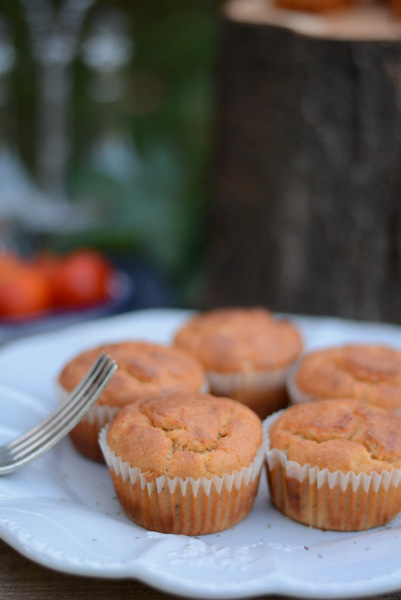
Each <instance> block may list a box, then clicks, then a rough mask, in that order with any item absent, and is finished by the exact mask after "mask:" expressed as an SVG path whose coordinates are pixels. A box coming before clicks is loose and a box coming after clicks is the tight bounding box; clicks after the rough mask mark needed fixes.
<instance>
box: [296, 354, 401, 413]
mask: <svg viewBox="0 0 401 600" xmlns="http://www.w3.org/2000/svg"><path fill="white" fill-rule="evenodd" d="M295 383H296V385H297V387H298V388H299V390H300V391H302V392H304V393H306V394H310V395H312V396H314V397H318V398H334V397H336V398H337V397H339V398H356V399H357V400H362V401H364V402H367V403H369V404H378V405H379V406H383V408H388V409H390V410H396V409H401V352H398V351H397V350H394V349H392V348H388V347H386V346H377V345H362V344H360V345H358V344H352V345H351V344H350V345H345V346H339V347H335V348H327V349H324V350H318V351H316V352H313V353H311V354H309V355H305V356H304V357H303V358H302V360H301V363H300V368H299V370H298V372H297V374H296V376H295Z"/></svg>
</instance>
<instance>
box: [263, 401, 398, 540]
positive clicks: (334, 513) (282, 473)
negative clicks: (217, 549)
mask: <svg viewBox="0 0 401 600" xmlns="http://www.w3.org/2000/svg"><path fill="white" fill-rule="evenodd" d="M283 412H284V411H279V412H278V413H276V414H274V415H271V416H270V417H269V418H267V419H266V420H265V421H264V422H263V436H264V446H265V465H266V469H267V473H268V480H269V488H270V493H271V496H272V500H273V502H274V504H275V505H276V507H277V508H278V509H279V510H280V511H281V512H283V513H284V514H286V515H287V516H289V517H291V518H293V519H295V520H298V521H301V522H302V523H305V524H307V525H311V526H312V527H318V528H321V529H336V530H340V531H352V530H362V529H369V528H372V527H378V526H380V525H384V524H385V523H387V522H389V521H390V520H391V519H393V518H394V517H395V516H396V515H397V514H398V513H399V512H400V510H401V469H396V468H394V469H392V470H391V471H382V472H381V473H376V472H373V473H371V474H370V475H367V474H366V473H359V474H355V473H354V472H349V473H343V472H342V471H335V472H330V471H328V469H319V468H318V467H316V466H315V467H312V466H311V465H310V464H306V465H303V466H301V465H299V464H298V463H297V462H295V461H290V460H288V459H287V456H286V453H285V452H284V451H281V450H278V449H277V448H273V449H270V440H269V430H270V427H271V426H272V424H273V423H274V421H275V420H276V419H277V418H278V417H279V416H280V415H281V414H282V413H283ZM294 482H299V483H298V484H297V483H295V485H294Z"/></svg>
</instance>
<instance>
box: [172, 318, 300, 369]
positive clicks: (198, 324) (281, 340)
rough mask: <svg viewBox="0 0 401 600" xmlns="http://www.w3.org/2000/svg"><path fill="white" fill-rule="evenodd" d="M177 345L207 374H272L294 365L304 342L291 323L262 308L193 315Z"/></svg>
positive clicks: (181, 333) (182, 328) (179, 332)
mask: <svg viewBox="0 0 401 600" xmlns="http://www.w3.org/2000/svg"><path fill="white" fill-rule="evenodd" d="M174 344H175V345H176V346H178V347H180V348H185V349H186V350H188V351H190V352H191V353H192V354H193V355H194V356H196V357H197V358H198V360H199V361H200V362H201V363H202V365H203V366H204V368H205V369H206V370H208V371H217V372H219V373H230V372H252V371H266V370H268V371H270V370H272V369H280V368H282V367H286V366H288V365H289V364H291V363H292V362H293V361H294V360H295V359H296V358H297V357H298V355H299V354H300V352H301V350H302V340H301V336H300V334H299V333H298V331H297V329H296V327H295V326H294V325H293V324H292V323H290V322H289V321H285V320H282V319H277V318H275V317H274V316H273V315H272V313H270V312H269V311H267V310H266V309H263V308H222V309H215V310H211V311H208V312H205V313H201V314H199V315H196V316H194V317H193V318H192V319H190V320H189V321H188V322H187V323H185V324H184V325H183V327H181V328H180V330H179V331H178V332H177V333H176V335H175V339H174Z"/></svg>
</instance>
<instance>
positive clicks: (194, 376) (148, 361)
mask: <svg viewBox="0 0 401 600" xmlns="http://www.w3.org/2000/svg"><path fill="white" fill-rule="evenodd" d="M100 352H105V354H108V355H110V356H111V357H112V358H113V359H114V360H115V361H116V363H117V365H118V369H117V371H116V373H115V374H114V376H113V378H112V379H111V381H110V383H109V384H108V386H107V388H106V389H105V390H104V392H103V393H102V395H101V396H100V398H99V399H98V401H97V402H98V403H99V404H107V405H108V406H112V407H115V406H116V407H120V406H125V405H126V404H129V403H130V402H134V401H136V400H139V399H141V398H146V397H149V396H155V395H158V394H169V393H172V392H198V391H199V390H200V389H201V388H202V385H203V382H204V370H203V368H202V366H201V365H200V364H199V362H198V361H197V360H196V359H195V358H194V357H193V356H191V355H189V354H188V353H187V352H185V351H183V350H180V349H179V348H174V347H172V346H163V345H159V344H154V343H150V342H146V341H141V340H138V341H124V342H120V343H115V344H104V345H102V346H97V347H96V348H91V349H89V350H87V351H85V352H82V353H81V354H79V355H77V356H76V357H75V358H73V359H72V360H71V361H70V362H69V363H68V364H66V365H65V367H64V368H63V370H62V371H61V373H60V375H59V380H58V381H59V384H60V385H61V386H62V387H63V388H64V389H65V390H67V391H71V390H72V389H73V388H74V387H75V386H76V385H77V383H78V382H79V381H80V380H81V379H82V377H83V376H84V375H85V374H86V372H87V371H88V370H89V368H90V367H91V365H92V364H93V362H94V361H95V360H96V358H97V357H98V355H99V353H100Z"/></svg>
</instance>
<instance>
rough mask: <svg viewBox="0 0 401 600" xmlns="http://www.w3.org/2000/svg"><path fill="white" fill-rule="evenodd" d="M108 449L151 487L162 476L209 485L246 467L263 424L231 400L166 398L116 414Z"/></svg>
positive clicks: (195, 396) (193, 396)
mask: <svg viewBox="0 0 401 600" xmlns="http://www.w3.org/2000/svg"><path fill="white" fill-rule="evenodd" d="M107 443H108V445H109V447H110V449H111V450H112V451H114V452H115V454H116V455H117V456H119V457H120V458H121V459H122V460H123V461H124V462H125V461H127V462H129V463H130V466H131V467H138V468H140V469H141V471H142V474H144V475H145V476H146V477H147V478H148V479H149V481H150V480H152V479H154V478H155V477H158V476H161V475H167V476H168V477H170V478H174V477H176V476H178V477H180V478H182V479H185V478H187V477H193V478H194V479H195V480H196V479H198V478H199V477H206V478H208V479H210V478H211V477H212V476H213V475H217V476H222V475H224V473H229V474H231V473H232V472H233V471H236V470H240V469H241V468H242V467H248V466H249V465H250V463H251V462H252V461H253V460H254V459H255V457H256V454H257V451H258V449H259V447H260V445H261V443H262V424H261V421H260V419H259V417H257V415H256V414H255V413H254V412H253V411H251V410H250V409H249V408H247V407H246V406H244V405H242V404H240V403H239V402H236V401H234V400H231V399H229V398H216V397H214V396H211V395H209V394H170V395H168V396H156V397H154V398H148V399H145V400H142V401H138V402H135V403H133V404H130V405H128V406H126V407H125V408H123V409H122V410H121V411H119V413H118V414H117V415H116V416H115V417H114V419H113V420H112V422H111V423H110V425H109V429H108V433H107Z"/></svg>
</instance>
